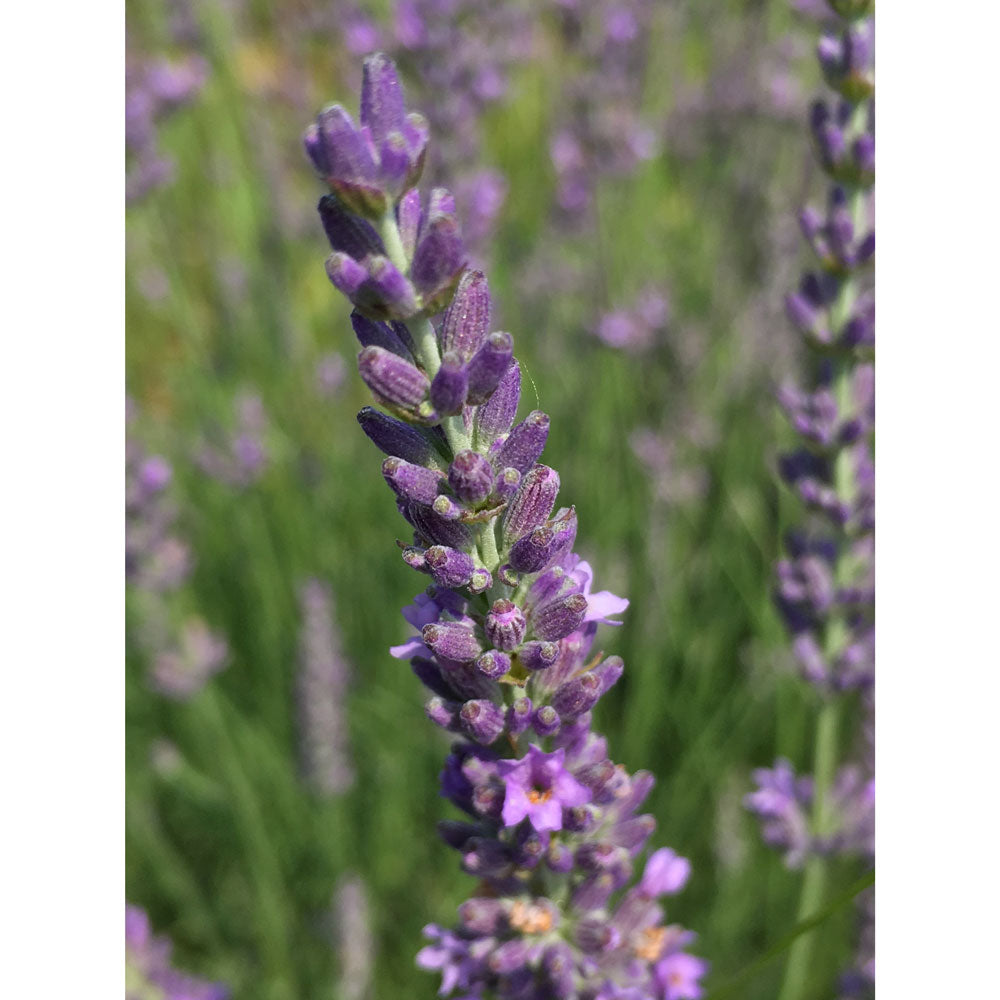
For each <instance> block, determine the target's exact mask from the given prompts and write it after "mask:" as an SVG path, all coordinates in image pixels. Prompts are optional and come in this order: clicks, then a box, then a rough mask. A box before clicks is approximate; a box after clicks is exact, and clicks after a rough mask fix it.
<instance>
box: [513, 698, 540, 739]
mask: <svg viewBox="0 0 1000 1000" xmlns="http://www.w3.org/2000/svg"><path fill="white" fill-rule="evenodd" d="M533 712H534V709H533V708H532V704H531V699H530V698H528V697H522V698H517V699H515V701H514V702H513V704H511V706H510V707H509V708H508V709H507V729H508V731H509V732H510V734H511V735H512V736H519V735H520V734H521V733H523V732H524V731H525V730H526V729H527V728H528V726H530V725H531V719H532V715H533Z"/></svg>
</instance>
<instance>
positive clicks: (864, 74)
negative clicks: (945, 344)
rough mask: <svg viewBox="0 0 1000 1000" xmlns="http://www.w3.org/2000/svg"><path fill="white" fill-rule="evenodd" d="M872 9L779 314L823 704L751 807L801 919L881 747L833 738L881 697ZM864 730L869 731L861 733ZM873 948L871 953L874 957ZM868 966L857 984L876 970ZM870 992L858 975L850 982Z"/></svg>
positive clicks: (866, 796)
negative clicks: (796, 750) (786, 327)
mask: <svg viewBox="0 0 1000 1000" xmlns="http://www.w3.org/2000/svg"><path fill="white" fill-rule="evenodd" d="M869 6H870V5H869V3H868V0H830V4H829V8H830V9H829V12H828V15H829V16H828V19H827V21H826V23H827V24H828V27H827V29H826V30H825V31H824V32H823V34H822V36H821V38H820V41H819V44H818V46H817V56H818V59H819V62H820V66H821V69H822V71H823V76H824V78H825V79H826V82H827V84H828V85H829V86H830V87H831V88H832V90H833V91H834V92H835V96H834V98H833V100H830V101H825V100H819V101H816V102H814V104H813V105H812V108H811V110H810V116H809V126H810V130H811V132H812V139H813V145H814V148H815V152H816V155H817V158H818V160H819V163H820V166H821V167H822V169H823V170H824V172H825V173H826V174H827V177H828V179H829V182H830V183H829V188H828V193H827V198H826V205H825V206H824V208H823V210H819V209H816V208H814V207H809V208H806V209H805V210H803V212H802V213H801V215H800V218H799V222H800V226H801V229H802V234H803V236H804V238H805V240H806V242H807V243H808V245H809V247H810V249H811V250H812V252H813V254H814V255H815V258H816V267H815V268H814V269H811V270H808V271H807V272H806V273H805V274H804V275H803V276H802V279H801V281H800V282H799V285H798V288H797V289H796V290H795V291H794V292H792V293H790V294H789V295H788V296H787V298H786V301H785V306H786V312H787V314H788V318H789V320H790V321H791V323H792V324H793V326H795V327H796V328H797V330H798V332H799V333H800V334H801V336H802V338H803V341H804V342H805V344H806V346H807V348H808V349H810V350H811V351H812V353H813V362H812V364H811V366H810V379H809V381H808V383H807V384H805V385H804V386H796V385H791V384H787V385H785V386H783V387H782V389H781V391H780V393H779V402H780V404H781V407H782V409H783V410H784V411H785V414H786V416H787V417H788V420H789V423H790V424H791V426H792V429H793V430H794V432H795V433H796V434H797V435H798V438H799V445H798V447H796V448H795V450H793V451H791V452H789V453H788V454H785V455H783V456H782V457H781V459H780V463H779V470H780V473H781V477H782V479H784V481H785V483H786V484H787V485H788V486H789V487H790V488H791V489H792V490H793V491H794V493H795V494H796V495H797V496H798V498H799V500H800V501H801V502H802V505H803V507H804V508H805V517H804V518H803V523H802V525H801V526H800V527H799V528H797V529H796V530H795V531H793V532H790V533H789V535H788V537H787V539H786V556H785V558H783V559H781V560H780V561H779V563H778V566H777V574H776V575H777V585H776V588H775V590H776V593H775V598H776V604H777V606H778V610H779V611H780V612H781V615H782V617H783V618H784V620H785V624H786V626H787V629H788V631H789V634H790V636H791V639H792V651H793V653H794V655H795V658H796V660H797V661H798V664H799V667H800V672H801V674H802V676H803V678H804V679H805V680H806V681H808V682H809V683H810V684H811V685H813V686H814V687H815V688H816V689H817V690H818V692H819V695H820V698H821V700H822V701H821V707H820V711H819V718H818V720H817V723H816V727H815V732H816V743H815V753H814V756H815V762H814V773H813V774H811V775H809V776H808V777H798V776H796V774H795V771H794V770H793V768H792V765H791V764H790V763H789V762H788V761H784V760H779V761H778V762H777V764H776V765H775V767H774V768H773V769H772V770H768V769H761V770H758V771H756V772H755V774H754V777H755V779H756V781H757V786H758V787H757V790H756V791H754V792H752V793H750V794H749V795H747V797H746V800H745V803H746V806H747V808H748V809H750V810H751V811H752V812H754V813H755V814H756V815H757V816H758V817H759V818H760V820H761V828H762V831H763V835H764V840H765V841H766V842H767V843H768V844H770V845H771V846H772V847H775V848H777V849H778V850H780V851H782V852H783V853H784V855H785V859H786V862H787V863H788V864H789V865H791V866H800V865H801V866H804V867H805V869H806V874H805V878H804V880H803V890H802V892H803V895H802V903H801V906H800V915H802V916H805V915H808V914H809V913H811V912H813V911H815V910H818V909H819V907H820V906H821V904H822V902H823V893H824V888H825V880H826V877H827V868H826V865H825V858H826V857H827V856H829V855H834V854H836V855H841V856H848V855H855V856H860V857H861V858H862V859H863V860H864V862H865V863H866V865H869V866H870V865H871V864H872V862H873V861H874V817H875V812H874V810H875V781H874V755H873V751H874V747H873V745H871V744H870V743H869V745H868V747H867V748H866V752H865V753H864V755H863V760H861V761H860V762H857V763H851V762H847V763H845V762H844V758H845V757H847V760H848V761H849V760H850V756H848V755H849V754H850V750H849V748H847V747H845V746H842V745H841V743H842V740H841V738H840V733H839V730H840V729H841V727H842V723H841V719H842V717H843V715H844V714H845V710H846V709H847V707H848V702H847V701H846V699H845V698H844V693H845V692H860V695H861V699H860V700H861V704H862V705H863V706H865V708H866V711H867V710H869V709H870V707H871V705H872V704H873V688H874V683H875V544H874V533H875V517H874V510H875V493H874V488H875V464H874V430H875V392H874V367H873V361H874V354H875V297H874V289H873V282H872V277H871V269H872V264H873V262H874V254H875V229H874V191H873V186H874V180H875V176H874V170H875V166H874V149H875V136H874V88H875V74H874V20H873V18H872V17H871V16H870V11H869ZM863 729H864V727H863ZM869 945H871V948H869ZM811 947H812V940H811V938H810V936H809V935H805V936H803V937H801V938H800V939H799V940H798V941H797V942H796V943H795V945H794V946H793V948H792V951H791V953H790V958H789V963H788V968H787V972H786V979H785V986H784V989H783V991H782V997H783V998H785V1000H797V998H798V997H799V996H801V995H802V994H803V990H804V988H805V987H804V984H805V983H806V980H807V978H808V975H809V971H808V970H809V961H810V949H811ZM862 950H863V951H864V952H865V954H864V955H863V956H862V958H861V960H859V963H858V969H872V968H873V966H872V964H871V962H873V959H872V960H871V962H870V961H869V956H868V952H869V951H871V953H872V954H873V941H871V940H869V939H868V938H866V939H865V940H864V941H863V949H862ZM859 983H860V986H861V992H860V993H858V994H856V995H869V994H870V993H872V992H873V982H872V981H870V980H868V979H867V978H866V977H865V975H864V974H862V975H861V976H860V978H858V977H857V976H856V977H855V979H854V985H855V986H858V984H859Z"/></svg>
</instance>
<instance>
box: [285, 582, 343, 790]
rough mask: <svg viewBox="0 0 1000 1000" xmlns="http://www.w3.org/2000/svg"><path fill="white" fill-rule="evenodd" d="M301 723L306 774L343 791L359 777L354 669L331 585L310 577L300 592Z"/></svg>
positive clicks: (318, 785)
mask: <svg viewBox="0 0 1000 1000" xmlns="http://www.w3.org/2000/svg"><path fill="white" fill-rule="evenodd" d="M299 607H300V609H301V615H302V630H301V633H300V638H299V677H298V698H299V727H300V732H299V736H300V745H301V749H302V761H303V767H304V770H305V774H306V778H307V780H308V781H309V783H310V785H311V786H312V787H313V788H314V789H315V790H316V791H317V792H318V793H319V794H320V795H340V794H341V793H342V792H344V791H346V790H347V789H348V788H350V786H351V784H352V783H353V781H354V768H353V766H352V764H351V759H350V751H349V747H348V732H347V719H346V718H345V711H344V709H345V704H344V703H345V699H346V696H347V689H348V685H349V682H350V674H351V671H350V667H349V665H348V663H347V660H346V658H345V656H344V653H343V650H342V649H341V644H340V636H339V635H338V634H337V630H336V627H335V625H334V619H333V613H334V609H333V597H332V595H331V593H330V588H329V586H328V585H326V584H325V583H323V582H322V581H320V580H308V581H306V583H305V584H303V586H302V588H301V590H300V592H299Z"/></svg>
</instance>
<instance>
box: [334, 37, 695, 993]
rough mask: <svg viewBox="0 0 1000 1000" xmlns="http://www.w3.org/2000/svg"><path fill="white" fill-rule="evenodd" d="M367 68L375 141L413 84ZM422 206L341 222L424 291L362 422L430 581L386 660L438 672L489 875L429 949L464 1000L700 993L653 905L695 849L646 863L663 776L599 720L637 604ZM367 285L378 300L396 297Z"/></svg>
mask: <svg viewBox="0 0 1000 1000" xmlns="http://www.w3.org/2000/svg"><path fill="white" fill-rule="evenodd" d="M365 79H366V84H365V86H366V91H365V93H366V94H367V95H368V96H367V97H365V98H364V99H363V102H362V120H363V121H365V122H366V127H367V128H368V130H369V131H370V132H371V133H372V135H375V134H376V133H377V131H378V129H379V128H383V129H389V128H390V127H391V125H392V123H394V122H398V120H399V116H400V115H401V114H402V98H401V95H400V92H399V90H398V84H397V83H396V80H395V73H394V70H393V69H392V67H391V64H390V63H388V61H387V60H385V58H384V57H382V56H376V57H371V59H369V61H368V62H367V63H366V77H365ZM337 122H338V123H342V122H343V118H342V117H340V118H337ZM373 122H374V123H376V124H375V125H374V126H373V124H372V123H373ZM338 127H340V126H339V124H338ZM338 134H339V133H338ZM352 141H353V140H352V139H351V138H350V137H349V136H348V138H347V139H345V140H344V142H345V143H346V147H345V148H347V149H348V150H349V151H351V150H353V147H352V146H351V145H350V143H351V142H352ZM321 172H322V171H321ZM419 206H420V200H419V196H418V195H417V194H416V192H415V191H403V192H401V196H400V198H399V200H398V208H395V207H393V208H386V210H385V211H384V212H383V214H382V215H381V216H379V217H377V219H376V217H375V216H374V215H371V214H370V211H369V206H368V205H357V204H355V203H353V202H349V201H347V200H344V202H343V206H342V208H343V211H344V212H345V213H347V214H348V215H351V213H353V218H354V221H351V220H350V219H348V220H339V221H338V229H337V233H338V234H341V233H354V232H357V231H358V226H360V223H361V222H362V221H363V220H361V219H360V214H361V213H362V212H368V213H369V217H370V218H373V219H374V220H375V221H376V222H377V238H378V239H379V240H380V241H381V245H382V247H384V248H385V251H386V254H387V255H388V258H389V259H390V260H391V262H392V264H393V266H394V267H395V268H396V270H397V272H398V273H399V275H400V276H401V277H402V278H403V280H404V281H406V282H409V283H410V285H411V286H412V287H413V289H414V290H415V292H416V294H417V295H418V297H419V302H420V304H419V308H418V309H417V310H416V311H415V312H414V313H413V314H412V315H408V316H399V315H397V316H396V317H395V318H396V320H397V321H396V323H395V324H394V326H393V327H392V338H393V339H392V340H389V339H388V334H387V330H388V329H389V328H376V327H369V326H362V332H363V334H364V336H363V337H362V341H363V342H365V341H367V344H366V346H365V348H364V351H363V352H362V366H361V367H362V375H363V376H364V378H365V380H366V381H367V382H368V384H369V386H371V387H372V388H373V390H374V394H375V399H376V402H377V403H379V404H380V405H382V406H383V407H385V408H387V409H389V410H391V412H392V413H393V417H388V416H384V417H378V416H377V411H375V410H372V409H370V408H368V409H366V410H364V411H363V412H362V416H361V417H360V418H359V419H360V420H361V422H362V426H363V427H364V429H365V431H366V433H367V434H368V435H369V437H370V438H371V439H372V440H373V441H374V443H375V444H376V445H377V446H378V448H379V449H380V450H381V451H382V452H384V453H387V454H388V456H389V457H388V458H386V459H384V461H383V466H382V471H383V475H384V476H385V479H386V481H387V483H388V484H389V486H390V487H391V488H392V490H393V491H394V493H395V495H396V499H397V504H398V506H399V509H400V511H401V513H402V514H403V516H404V517H405V518H406V520H407V522H408V523H409V525H410V527H411V528H412V529H413V538H412V545H406V546H405V547H404V551H403V559H404V562H406V563H407V564H408V565H409V566H410V567H411V568H413V569H415V570H417V571H418V572H420V573H421V574H423V577H422V578H423V579H424V580H425V581H426V579H427V576H430V577H431V579H432V580H433V585H432V586H431V587H429V588H428V589H427V591H426V592H425V593H423V594H420V595H418V596H417V598H416V600H415V601H414V603H413V604H412V605H411V606H409V607H408V608H406V609H405V610H404V612H403V613H404V617H405V618H406V620H407V622H409V624H410V625H411V626H412V627H413V629H414V630H415V634H414V635H412V636H411V638H410V639H409V640H408V641H407V642H405V643H403V644H401V645H399V646H395V647H393V649H392V654H393V656H396V657H398V658H400V659H406V660H409V661H410V663H411V666H412V669H413V672H414V673H415V674H416V675H417V676H418V677H419V678H420V680H421V681H422V682H423V683H424V684H425V685H426V687H427V688H428V690H429V692H430V695H431V697H430V699H429V700H428V702H427V704H426V709H425V711H426V714H427V717H428V718H429V719H430V720H431V721H432V722H434V723H435V724H436V725H438V726H440V727H441V728H443V729H445V730H447V731H448V732H450V733H453V734H455V737H456V742H455V743H454V744H453V746H452V752H451V754H450V756H449V757H448V759H447V760H446V761H445V765H444V769H443V771H442V774H441V792H442V795H443V796H444V797H445V798H447V799H449V800H450V801H451V802H452V803H453V805H454V806H456V807H457V808H458V809H459V810H460V811H461V812H462V813H464V814H465V817H466V822H463V823H457V822H449V823H446V824H443V825H442V827H441V833H442V836H443V837H444V839H445V840H446V841H447V843H448V844H449V845H450V846H452V847H454V848H455V849H456V850H457V851H458V852H459V855H460V858H461V861H460V863H461V867H462V869H463V871H465V872H467V873H468V874H470V875H472V876H473V877H474V878H476V879H477V881H478V888H477V890H476V891H475V894H474V895H473V896H472V898H471V899H469V900H468V901H467V902H466V903H464V904H462V906H460V907H459V908H458V919H457V923H456V924H455V926H454V927H453V928H452V929H444V928H442V927H440V926H438V925H436V924H431V925H428V927H427V928H426V929H425V933H426V936H427V937H428V939H429V941H430V943H429V944H428V946H427V947H425V948H424V949H423V950H422V951H421V952H420V953H419V955H418V956H417V964H418V965H419V966H420V967H421V968H424V969H429V970H434V971H438V972H440V973H441V976H442V983H441V990H440V993H441V995H442V996H447V995H450V994H454V993H457V994H458V995H460V996H462V997H466V998H469V1000H472V998H476V1000H479V998H483V997H485V996H490V997H496V998H497V1000H514V998H519V1000H543V998H550V997H552V998H559V1000H570V998H581V1000H612V998H618V1000H624V998H626V997H629V998H640V997H641V998H655V1000H688V998H690V1000H694V998H696V997H698V996H700V995H701V987H700V979H701V977H702V976H703V975H704V973H705V971H706V968H707V966H706V964H705V963H704V962H703V961H702V960H701V959H699V958H696V957H694V956H693V955H691V954H689V953H688V952H687V950H686V949H687V947H688V945H689V944H690V942H691V941H692V940H693V935H692V934H691V933H690V932H688V931H684V930H683V929H681V928H680V927H678V926H677V925H676V924H671V925H667V923H666V916H665V913H664V911H663V909H662V907H661V905H660V903H659V902H658V900H659V899H660V897H663V896H666V895H669V894H672V893H676V892H677V891H679V889H680V888H681V887H682V886H683V884H684V882H685V881H686V880H687V877H688V875H689V872H690V865H689V864H688V863H687V862H686V861H685V860H684V859H683V858H679V857H678V856H677V855H676V854H675V853H674V852H673V851H670V850H669V849H661V850H660V851H657V852H655V853H654V854H653V855H652V856H651V857H650V859H649V861H648V863H647V864H646V865H645V868H643V865H642V862H641V855H642V853H643V850H644V848H645V846H646V843H647V841H648V840H649V838H650V836H651V835H652V833H653V829H654V827H655V822H654V820H653V818H652V817H651V816H647V815H641V814H640V813H639V809H640V806H641V805H642V802H643V801H644V799H645V797H646V796H647V795H648V793H649V791H650V789H651V787H652V784H653V779H652V776H651V775H648V774H644V773H639V774H635V775H630V774H629V773H628V772H627V771H626V770H625V769H624V768H622V767H620V766H617V765H615V764H614V763H612V761H611V760H609V759H608V755H607V747H606V742H605V740H604V739H603V738H602V737H600V736H599V735H598V734H597V733H595V732H594V731H593V730H592V728H591V723H592V713H591V710H592V709H593V708H594V707H595V706H596V705H597V703H598V702H599V700H600V698H601V697H602V696H603V695H604V694H605V693H606V692H607V691H608V690H609V689H610V688H611V686H612V685H613V684H614V683H615V682H616V681H617V680H618V679H619V677H620V676H621V673H622V670H623V669H624V665H623V663H622V661H621V660H620V659H619V658H618V657H614V656H612V657H608V658H606V659H604V660H603V662H601V663H600V664H599V665H597V666H594V663H595V660H594V659H593V657H592V647H593V644H594V641H595V638H596V634H597V629H598V626H599V624H601V623H609V624H619V623H618V622H617V621H616V620H615V619H613V618H611V617H610V616H612V615H615V614H618V613H620V612H621V611H623V610H624V609H625V607H626V606H627V604H628V602H627V601H625V600H623V599H621V598H618V597H615V596H614V595H613V594H609V593H607V592H601V593H595V594H592V593H591V585H592V582H593V574H592V572H591V569H590V567H589V566H588V565H587V564H586V563H585V562H583V561H582V560H581V559H580V558H579V556H577V555H576V554H575V553H574V552H573V551H572V547H573V545H574V543H575V540H576V532H577V517H576V512H575V510H574V509H573V508H572V507H564V508H561V509H560V510H559V511H558V512H556V514H555V516H553V509H554V507H555V502H556V497H557V495H558V492H559V483H560V481H559V475H558V473H557V472H556V471H555V470H554V469H551V468H549V467H548V466H545V465H541V464H539V461H540V459H541V457H542V453H543V451H544V448H545V444H546V440H547V438H548V434H549V418H548V417H547V416H546V415H545V414H544V413H541V412H540V411H535V412H533V413H530V414H528V416H527V417H526V418H525V419H524V420H523V421H522V422H521V423H519V424H516V425H515V419H516V412H517V407H518V402H519V397H520V368H519V366H518V364H517V362H516V360H514V357H513V348H514V345H513V337H511V335H510V334H509V333H500V332H493V333H490V332H489V317H490V311H491V310H490V301H489V291H488V286H487V282H486V277H485V275H484V274H482V273H481V272H478V271H469V272H466V273H465V274H464V275H460V274H459V273H454V268H455V267H456V264H457V263H458V262H460V261H462V260H463V259H464V253H463V251H462V248H461V240H460V236H459V234H458V232H457V227H456V226H455V224H454V208H455V206H454V204H453V203H452V200H451V198H450V196H449V195H447V193H446V192H443V191H442V190H440V189H438V190H435V191H433V192H432V193H431V195H430V197H429V198H428V200H427V201H426V210H425V212H424V213H423V221H422V222H420V221H417V222H416V223H415V222H414V218H415V212H418V211H419ZM327 216H329V213H328V212H327ZM355 223H357V226H356V225H355ZM352 226H353V227H354V228H352ZM329 228H330V227H329V222H328V221H327V229H328V230H329ZM338 239H341V236H340V235H338ZM346 239H347V237H346V236H345V237H343V242H344V243H345V244H346ZM341 253H342V254H343V255H345V256H348V257H349V255H348V254H347V253H346V251H341ZM350 259H351V260H352V261H354V258H350ZM354 262H355V263H357V265H358V269H359V270H358V271H357V273H356V275H355V276H352V272H351V268H350V266H349V265H347V266H345V268H344V275H345V276H346V277H345V279H344V280H342V281H340V282H339V283H338V287H341V290H342V291H344V293H345V295H347V297H348V298H349V299H351V301H353V302H354V303H355V304H356V305H358V303H359V300H360V299H364V296H365V295H367V294H368V293H367V292H365V291H364V290H363V288H364V283H365V281H367V280H368V279H367V278H364V277H363V276H360V275H361V270H362V269H364V268H365V267H366V266H368V265H366V264H365V263H364V261H363V260H359V261H354ZM355 277H357V281H356V282H355V280H354V279H355ZM347 279H350V280H347ZM364 301H365V308H366V309H368V315H373V314H374V311H375V310H374V307H373V303H374V304H375V305H378V304H379V303H381V306H382V307H385V308H388V306H389V304H390V303H389V301H388V298H387V296H383V297H382V299H380V300H378V302H376V299H374V298H369V299H366V300H364ZM358 308H359V309H361V311H362V312H364V309H362V306H360V305H359V306H358ZM440 312H443V315H442V316H441V317H440V318H436V315H437V313H440ZM376 318H377V317H376ZM355 327H356V328H357V327H358V323H357V322H356V323H355ZM361 336H362V334H361V333H359V337H361ZM376 340H378V341H379V343H376V342H375V341H376ZM397 344H398V345H402V348H399V347H396V348H395V349H394V345H397ZM373 352H374V353H373ZM396 418H398V419H396ZM404 421H405V422H406V423H404ZM407 424H419V425H422V426H421V429H420V430H417V429H415V428H411V430H409V431H408V430H406V427H407ZM425 442H426V443H425ZM394 449H395V450H396V452H395V453H394ZM637 878H638V882H637V883H636V879H637Z"/></svg>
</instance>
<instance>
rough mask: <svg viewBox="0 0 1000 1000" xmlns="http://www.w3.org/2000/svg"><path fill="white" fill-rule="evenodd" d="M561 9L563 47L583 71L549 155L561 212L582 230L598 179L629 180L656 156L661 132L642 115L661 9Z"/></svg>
mask: <svg viewBox="0 0 1000 1000" xmlns="http://www.w3.org/2000/svg"><path fill="white" fill-rule="evenodd" d="M560 6H561V10H560V14H561V27H562V33H563V37H564V44H565V46H566V48H567V50H568V52H569V53H570V54H572V56H573V57H575V58H578V59H582V64H583V66H582V71H581V72H579V73H575V74H572V75H569V74H567V75H566V76H565V78H564V84H563V90H564V92H563V93H562V94H560V95H559V100H558V102H557V107H558V108H559V109H560V110H559V117H558V118H557V120H556V122H555V123H554V126H553V138H552V140H551V143H550V147H549V154H550V156H551V159H552V164H553V166H554V167H555V170H556V177H557V190H556V199H557V202H558V204H559V207H560V208H561V209H562V210H563V212H564V213H565V215H566V220H567V221H571V220H572V221H574V222H575V225H577V226H580V225H582V224H585V222H586V220H587V219H588V217H589V209H590V208H591V207H592V200H593V196H594V186H595V184H596V183H597V181H598V180H599V179H600V178H601V177H605V176H617V177H621V176H626V175H628V174H630V173H632V172H633V171H634V170H635V169H636V167H637V166H638V165H639V163H641V162H642V161H643V160H648V159H650V158H651V157H652V156H653V155H655V153H656V148H657V139H656V130H655V129H654V128H653V127H652V125H651V123H650V122H649V121H647V119H646V118H645V117H644V116H643V114H642V111H641V103H642V82H643V71H644V69H645V63H646V60H647V58H648V56H649V52H648V49H647V46H648V41H649V38H650V27H651V21H652V17H653V14H654V12H655V8H656V5H655V4H654V3H652V2H650V0H620V2H617V3H615V4H608V3H604V2H600V0H579V2H576V3H572V4H562V5H560Z"/></svg>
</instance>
